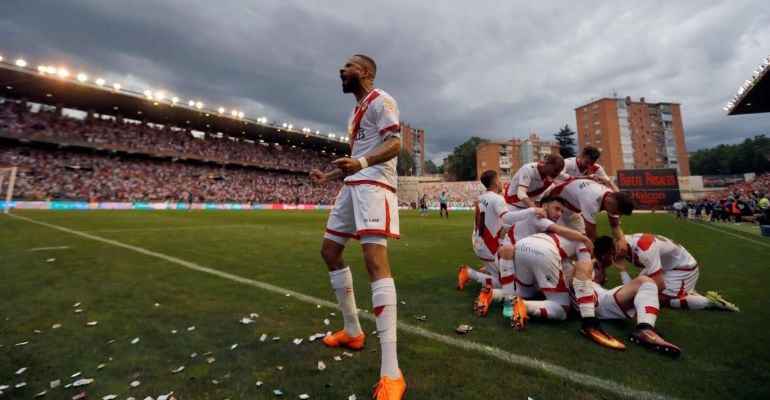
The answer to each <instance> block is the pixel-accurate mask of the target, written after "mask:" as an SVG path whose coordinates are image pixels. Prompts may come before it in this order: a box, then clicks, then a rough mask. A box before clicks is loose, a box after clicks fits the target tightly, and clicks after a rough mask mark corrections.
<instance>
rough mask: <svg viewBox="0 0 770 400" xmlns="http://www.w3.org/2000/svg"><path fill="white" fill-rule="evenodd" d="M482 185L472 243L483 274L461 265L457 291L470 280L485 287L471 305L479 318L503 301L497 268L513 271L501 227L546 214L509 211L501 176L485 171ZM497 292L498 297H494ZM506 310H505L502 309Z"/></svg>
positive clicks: (533, 210) (511, 251) (509, 251)
mask: <svg viewBox="0 0 770 400" xmlns="http://www.w3.org/2000/svg"><path fill="white" fill-rule="evenodd" d="M481 183H482V184H483V185H484V187H485V188H486V189H487V191H486V192H485V193H484V194H482V195H481V197H479V200H478V202H477V203H476V218H475V223H474V227H473V234H472V235H471V240H472V243H473V251H474V252H475V253H476V256H478V257H479V259H481V260H482V261H483V262H484V269H485V272H483V273H482V272H480V271H476V270H473V269H472V268H470V267H468V266H466V265H463V266H461V267H460V273H459V276H458V278H457V288H458V289H460V290H463V289H464V288H465V284H466V283H468V281H469V280H471V279H473V280H476V281H478V282H479V283H481V284H482V285H484V286H483V287H482V288H481V293H480V294H479V296H478V298H477V299H476V302H475V304H474V306H473V309H474V312H476V314H477V315H478V316H480V317H482V316H484V315H485V314H486V313H487V310H488V309H489V305H490V303H491V302H492V301H493V299H495V298H497V299H498V300H499V299H501V298H502V296H500V295H501V294H502V292H501V291H495V290H494V289H495V288H500V287H501V283H500V278H499V277H500V273H499V271H500V269H501V268H505V269H511V270H512V269H513V246H511V245H510V244H508V245H503V246H501V244H500V239H499V238H500V233H501V232H502V229H503V224H504V223H506V224H509V225H513V224H515V223H517V222H519V221H523V220H525V219H527V218H529V217H532V216H535V215H537V216H540V217H545V216H546V213H545V211H544V210H543V209H541V208H528V209H526V210H521V211H508V206H507V205H506V204H505V199H504V198H503V196H501V195H500V189H501V188H502V185H501V184H500V177H499V176H498V175H497V172H496V171H493V170H488V171H484V173H482V174H481ZM495 292H497V296H495ZM504 311H505V309H504Z"/></svg>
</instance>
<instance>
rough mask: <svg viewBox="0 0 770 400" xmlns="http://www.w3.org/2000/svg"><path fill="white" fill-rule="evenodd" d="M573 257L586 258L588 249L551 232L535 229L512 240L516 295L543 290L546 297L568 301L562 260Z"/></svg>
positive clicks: (566, 303) (563, 304) (557, 300)
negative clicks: (524, 235)
mask: <svg viewBox="0 0 770 400" xmlns="http://www.w3.org/2000/svg"><path fill="white" fill-rule="evenodd" d="M573 257H576V258H577V259H578V260H590V259H591V252H590V250H588V248H586V247H585V244H583V242H579V241H574V240H569V239H567V238H565V237H562V236H559V235H556V234H553V233H537V234H535V235H532V236H528V237H525V238H523V239H521V240H519V241H518V242H517V243H516V253H515V256H514V263H513V265H514V270H515V280H516V283H517V285H516V290H517V292H518V293H517V295H519V296H522V297H525V298H528V297H532V296H534V295H535V294H537V292H538V290H539V291H542V292H543V293H545V296H546V298H547V299H548V300H553V301H556V302H558V303H559V304H561V305H562V306H569V305H570V299H569V298H570V296H569V287H568V285H567V284H566V281H565V275H570V274H571V271H568V273H567V274H565V271H563V269H562V265H563V264H562V261H566V260H569V259H571V258H573Z"/></svg>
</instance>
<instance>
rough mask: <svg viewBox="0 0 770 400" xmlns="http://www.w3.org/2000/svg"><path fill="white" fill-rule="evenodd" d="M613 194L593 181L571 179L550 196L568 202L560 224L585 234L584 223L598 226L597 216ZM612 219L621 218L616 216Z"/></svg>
mask: <svg viewBox="0 0 770 400" xmlns="http://www.w3.org/2000/svg"><path fill="white" fill-rule="evenodd" d="M611 193H612V189H610V188H608V187H607V186H604V185H602V184H601V183H598V182H595V181H593V180H590V179H570V180H569V181H567V182H564V183H562V184H560V185H558V186H556V187H555V188H553V190H551V192H550V193H549V195H551V196H561V197H563V198H564V200H566V201H567V207H566V208H565V209H564V212H563V213H562V217H561V218H560V219H559V221H558V223H559V224H560V225H564V226H566V227H568V228H571V229H574V230H576V231H578V232H583V233H585V224H584V222H588V223H590V224H593V225H596V214H598V213H599V212H600V211H602V203H603V202H604V198H605V197H606V196H608V195H610V194H611ZM578 215H579V216H578ZM580 217H582V218H580ZM610 217H612V218H619V216H616V215H611V216H610Z"/></svg>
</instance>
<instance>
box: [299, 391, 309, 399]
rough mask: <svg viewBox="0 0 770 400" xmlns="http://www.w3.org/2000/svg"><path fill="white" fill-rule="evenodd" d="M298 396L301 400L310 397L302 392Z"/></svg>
mask: <svg viewBox="0 0 770 400" xmlns="http://www.w3.org/2000/svg"><path fill="white" fill-rule="evenodd" d="M299 398H300V399H302V400H307V399H309V398H310V395H309V394H307V393H302V394H301V395H299Z"/></svg>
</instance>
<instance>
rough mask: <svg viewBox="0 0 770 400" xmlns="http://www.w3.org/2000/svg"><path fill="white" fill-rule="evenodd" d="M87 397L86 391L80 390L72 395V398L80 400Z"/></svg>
mask: <svg viewBox="0 0 770 400" xmlns="http://www.w3.org/2000/svg"><path fill="white" fill-rule="evenodd" d="M85 398H86V392H80V393H78V394H76V395H74V396H72V400H80V399H85Z"/></svg>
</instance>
